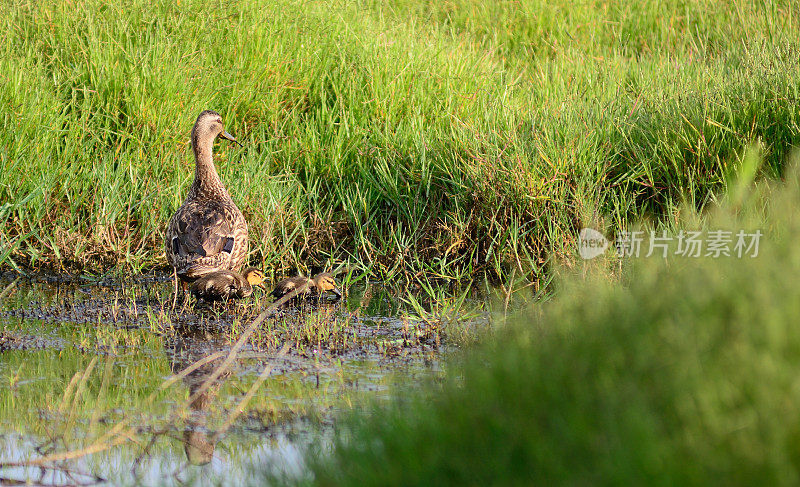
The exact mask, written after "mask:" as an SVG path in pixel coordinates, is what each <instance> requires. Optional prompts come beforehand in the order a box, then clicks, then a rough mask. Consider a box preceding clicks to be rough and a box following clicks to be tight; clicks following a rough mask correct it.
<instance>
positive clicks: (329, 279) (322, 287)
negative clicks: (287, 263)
mask: <svg viewBox="0 0 800 487" xmlns="http://www.w3.org/2000/svg"><path fill="white" fill-rule="evenodd" d="M306 283H308V286H306V289H305V290H304V291H302V292H300V293H299V294H298V295H297V297H307V296H310V295H317V296H321V295H322V294H324V293H325V292H327V291H331V292H332V293H334V294H335V295H336V299H340V298H341V297H342V293H341V292H340V291H339V289H337V288H336V280H334V278H333V276H332V275H330V274H328V273H327V272H323V273H321V274H317V275H316V276H314V277H313V278H310V279H309V278H308V277H305V276H296V277H289V278H286V279H284V280H282V281H280V282H279V283H278V284H277V285H276V286H275V289H274V290H273V291H272V293H271V294H272V295H273V296H275V297H276V298H282V297H283V296H284V295H286V294H289V293H290V292H292V291H294V290H295V289H297V288H299V287H300V286H302V285H303V284H306Z"/></svg>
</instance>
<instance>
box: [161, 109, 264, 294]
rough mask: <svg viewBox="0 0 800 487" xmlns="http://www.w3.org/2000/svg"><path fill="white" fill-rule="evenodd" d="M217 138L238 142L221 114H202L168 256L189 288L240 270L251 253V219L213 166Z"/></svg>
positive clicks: (169, 232) (168, 237)
mask: <svg viewBox="0 0 800 487" xmlns="http://www.w3.org/2000/svg"><path fill="white" fill-rule="evenodd" d="M217 136H221V137H222V138H224V139H228V140H230V141H233V142H236V143H237V144H239V142H237V141H236V139H234V138H233V136H232V135H231V134H229V133H228V132H226V131H225V129H224V128H223V126H222V117H220V116H219V114H218V113H217V112H215V111H212V110H206V111H204V112H202V113H201V114H200V116H198V117H197V121H196V122H195V123H194V127H193V128H192V149H193V150H194V159H195V170H194V182H193V183H192V186H191V188H190V189H189V195H188V196H187V197H186V200H185V201H184V202H183V205H181V207H180V208H178V211H176V212H175V214H174V215H173V216H172V219H171V220H170V221H169V226H168V227H167V232H166V242H165V247H166V251H167V260H168V261H169V263H170V265H172V267H173V268H174V269H175V273H176V275H177V277H178V278H179V279H180V280H181V282H182V283H183V286H184V288H185V286H186V284H187V283H190V282H193V281H194V280H196V279H198V278H200V277H203V276H205V275H206V274H209V273H212V272H216V271H227V270H238V269H239V268H240V267H241V266H242V263H243V262H244V260H245V257H247V245H248V241H247V222H245V220H244V216H243V215H242V212H241V211H239V208H237V207H236V204H235V203H234V202H233V200H232V199H231V196H230V194H228V191H227V190H226V189H225V186H223V185H222V181H221V180H220V179H219V175H218V174H217V170H216V168H215V167H214V158H213V156H212V148H213V146H214V140H215V139H216V138H217ZM239 145H240V146H241V144H239ZM176 286H177V282H176Z"/></svg>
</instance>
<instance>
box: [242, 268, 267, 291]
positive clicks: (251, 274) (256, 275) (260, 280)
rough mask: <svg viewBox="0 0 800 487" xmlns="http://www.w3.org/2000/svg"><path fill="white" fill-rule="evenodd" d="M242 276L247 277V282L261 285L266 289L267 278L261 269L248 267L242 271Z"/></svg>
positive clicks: (252, 284)
mask: <svg viewBox="0 0 800 487" xmlns="http://www.w3.org/2000/svg"><path fill="white" fill-rule="evenodd" d="M242 276H243V277H244V278H245V280H246V281H247V282H249V283H250V285H251V286H253V287H260V288H261V289H266V286H265V285H264V281H265V280H266V278H265V277H264V273H262V272H261V271H260V270H258V269H256V268H255V267H248V268H247V269H245V270H244V272H243V273H242Z"/></svg>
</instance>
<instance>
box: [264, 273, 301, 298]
mask: <svg viewBox="0 0 800 487" xmlns="http://www.w3.org/2000/svg"><path fill="white" fill-rule="evenodd" d="M306 282H308V279H307V278H305V277H303V276H296V277H288V278H286V279H284V280H282V281H280V282H279V283H278V284H277V285H276V286H275V289H274V290H273V291H272V293H271V294H272V295H273V296H275V297H276V298H282V297H283V296H284V295H286V294H289V293H290V292H292V291H294V290H295V289H297V288H298V287H300V286H302V285H303V284H305V283H306ZM309 284H310V283H309ZM309 289H310V288H309V287H306V289H305V291H303V292H301V293H300V294H304V293H307V292H309Z"/></svg>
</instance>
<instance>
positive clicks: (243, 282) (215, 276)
mask: <svg viewBox="0 0 800 487" xmlns="http://www.w3.org/2000/svg"><path fill="white" fill-rule="evenodd" d="M254 286H257V287H260V288H262V289H265V287H264V274H262V273H261V271H260V270H258V269H256V268H255V267H248V268H247V269H245V270H244V272H243V273H242V274H239V273H238V272H235V271H216V272H212V273H210V274H206V275H205V276H203V277H201V278H200V279H197V280H196V281H194V282H193V283H192V284H191V285H189V290H190V291H191V292H192V294H193V295H194V296H195V297H197V298H198V299H204V300H206V301H220V300H227V299H241V298H245V297H247V296H250V295H251V294H253V287H254Z"/></svg>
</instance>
